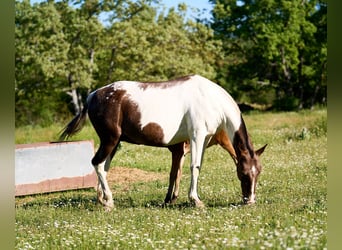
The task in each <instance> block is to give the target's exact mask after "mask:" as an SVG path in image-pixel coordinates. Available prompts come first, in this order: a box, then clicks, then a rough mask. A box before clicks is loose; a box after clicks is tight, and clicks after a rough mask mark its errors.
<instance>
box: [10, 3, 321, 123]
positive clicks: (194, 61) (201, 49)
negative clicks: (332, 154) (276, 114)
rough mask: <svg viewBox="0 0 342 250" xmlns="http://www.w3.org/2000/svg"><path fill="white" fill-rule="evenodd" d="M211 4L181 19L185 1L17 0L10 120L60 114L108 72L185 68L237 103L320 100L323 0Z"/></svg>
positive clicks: (156, 74)
mask: <svg viewBox="0 0 342 250" xmlns="http://www.w3.org/2000/svg"><path fill="white" fill-rule="evenodd" d="M210 2H211V3H212V4H213V7H214V8H213V11H212V15H213V17H212V19H211V20H209V21H208V20H201V19H197V20H191V19H187V18H186V11H187V6H186V5H184V4H181V5H179V6H178V9H175V8H171V9H166V10H165V9H164V11H162V10H161V8H159V7H160V5H158V4H157V1H152V0H139V1H136V0H135V1H134V0H128V1H127V0H125V1H123V0H102V1H101V0H62V1H53V0H47V1H44V2H41V3H35V4H31V3H30V1H29V0H22V1H19V0H16V2H15V9H16V13H15V46H16V52H15V108H16V125H17V126H20V125H25V124H41V125H49V124H51V123H52V122H55V121H59V120H61V119H64V118H67V117H69V116H70V115H71V114H72V113H77V112H79V111H80V109H81V108H82V103H83V101H84V99H85V97H86V95H87V94H88V93H89V92H90V91H92V90H94V89H95V88H97V87H100V86H103V85H105V84H108V83H110V82H113V81H116V80H138V81H160V80H167V79H172V78H176V77H179V76H184V75H188V74H200V75H203V76H205V77H207V78H209V79H211V80H213V81H216V82H217V83H218V84H220V85H222V86H223V87H225V88H226V89H227V90H228V91H229V92H230V93H232V95H233V96H234V98H235V99H237V101H238V102H249V103H259V104H265V105H269V106H272V107H276V108H280V109H296V108H309V107H312V106H313V105H315V104H317V103H325V102H326V77H327V76H326V65H327V28H326V11H327V3H326V2H325V1H318V0H316V1H309V0H304V1H303V0H301V1H299V0H291V1H285V0H282V1H278V0H263V1H254V0H250V1H232V0H217V1H215V0H211V1H210ZM152 3H153V4H152ZM104 12H106V13H108V15H109V21H108V23H107V24H106V25H105V24H103V23H102V22H101V21H100V18H99V16H100V14H101V13H104Z"/></svg>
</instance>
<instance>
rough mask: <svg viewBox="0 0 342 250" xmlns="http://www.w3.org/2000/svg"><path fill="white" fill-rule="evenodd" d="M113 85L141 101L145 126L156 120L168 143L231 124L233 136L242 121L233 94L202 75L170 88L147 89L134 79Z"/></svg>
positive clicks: (140, 110) (211, 132) (142, 126)
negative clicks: (197, 132)
mask: <svg viewBox="0 0 342 250" xmlns="http://www.w3.org/2000/svg"><path fill="white" fill-rule="evenodd" d="M160 84H163V83H160ZM113 88H114V90H116V89H124V90H126V91H127V92H126V94H127V96H129V98H130V100H131V101H132V102H134V103H136V104H137V106H138V109H139V112H140V113H141V120H140V124H141V128H144V127H145V126H146V125H147V124H149V123H152V122H153V123H156V124H158V125H159V126H160V127H161V128H162V129H163V132H164V139H163V142H164V143H165V145H170V144H174V143H178V142H181V141H184V140H185V139H189V138H190V137H191V136H192V135H190V133H191V131H199V130H201V131H205V133H207V134H208V135H213V134H215V133H216V132H217V130H218V129H222V128H227V130H228V131H227V132H228V134H229V137H230V139H231V140H232V139H233V138H234V133H235V131H237V130H238V129H239V126H240V124H241V119H240V110H239V108H238V106H237V104H236V103H235V101H234V100H233V98H232V97H231V96H230V95H229V94H228V93H227V92H226V91H225V90H224V89H222V88H221V87H220V86H218V85H217V84H215V83H213V82H211V81H209V80H208V79H206V78H203V77H201V76H198V75H194V76H191V77H190V78H189V79H188V80H185V81H184V82H183V83H176V84H175V85H172V86H168V87H166V88H159V87H156V86H152V87H147V88H144V89H143V88H141V87H140V86H139V84H138V83H137V82H130V81H121V82H116V83H114V84H113ZM227 97H228V98H227ZM227 99H228V100H229V101H230V102H229V103H227ZM226 117H229V118H230V121H227V120H226ZM227 123H228V124H227ZM194 126H196V127H194Z"/></svg>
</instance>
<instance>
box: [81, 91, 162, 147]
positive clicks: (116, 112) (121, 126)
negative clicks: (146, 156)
mask: <svg viewBox="0 0 342 250" xmlns="http://www.w3.org/2000/svg"><path fill="white" fill-rule="evenodd" d="M90 102H91V103H92V104H91V105H89V111H88V113H89V118H90V120H91V121H92V123H93V126H94V128H95V130H96V132H97V133H98V135H99V137H100V139H101V141H111V139H112V138H117V137H118V136H119V137H120V141H127V142H130V143H134V144H146V145H150V146H162V145H163V138H164V132H163V129H162V128H161V127H160V126H159V125H158V124H157V123H149V124H147V125H145V126H144V127H143V128H142V127H141V123H140V119H141V113H140V112H139V108H138V105H137V104H135V103H134V102H132V101H131V100H130V99H129V96H127V95H126V91H125V90H122V89H114V88H113V85H109V86H108V87H105V88H101V89H99V90H97V91H96V92H95V93H94V95H93V96H92V99H91V100H90Z"/></svg>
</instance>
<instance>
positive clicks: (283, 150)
mask: <svg viewBox="0 0 342 250" xmlns="http://www.w3.org/2000/svg"><path fill="white" fill-rule="evenodd" d="M244 117H245V121H246V124H247V127H248V130H249V133H250V134H251V136H252V139H253V142H254V146H255V148H259V147H260V146H262V145H264V144H265V143H268V144H269V146H268V147H267V149H266V151H265V153H264V154H263V155H262V164H263V172H262V173H261V175H260V179H259V182H258V188H257V203H256V204H255V205H252V206H243V205H241V203H240V202H241V197H240V196H241V190H240V184H239V181H238V179H237V176H236V172H235V167H234V164H233V161H232V160H231V159H230V157H229V155H228V154H227V153H226V152H225V151H224V150H223V149H221V148H219V147H217V146H216V147H211V148H209V149H208V150H207V151H206V154H205V157H204V163H203V168H202V171H201V175H200V178H199V195H200V197H201V199H202V201H203V202H204V203H205V204H206V208H205V209H196V208H194V207H193V206H191V204H190V203H189V202H188V199H187V191H188V187H189V184H190V183H189V182H190V175H189V172H190V171H189V157H187V159H186V162H185V167H184V173H183V178H182V182H181V192H180V198H179V200H178V202H177V204H176V205H174V206H168V207H166V208H164V207H162V205H161V204H162V202H163V200H164V196H165V194H166V191H167V185H168V181H167V176H168V172H169V168H170V163H171V156H170V153H169V152H168V150H167V149H160V148H152V147H145V146H136V145H130V144H126V143H123V144H122V147H121V149H120V150H119V152H118V153H117V155H116V157H115V158H114V160H113V162H112V166H113V169H114V167H115V166H120V167H126V168H127V167H129V168H137V169H139V170H142V171H144V173H147V174H150V175H154V176H158V178H154V179H153V180H152V181H151V180H150V181H145V180H143V179H139V180H138V179H137V180H136V181H133V182H132V183H130V184H129V185H127V183H113V182H111V188H112V191H113V195H114V203H115V209H114V210H113V211H111V212H109V213H106V212H104V211H103V209H102V207H100V206H99V205H97V204H96V199H95V195H96V193H95V191H94V190H93V189H86V190H78V191H68V192H60V193H52V194H42V195H35V196H26V197H21V198H16V225H15V227H16V242H15V245H16V249H132V248H137V249H240V248H243V249H326V248H327V167H328V163H327V124H326V123H327V110H326V109H320V110H314V111H301V112H298V113H297V112H289V113H254V114H248V115H245V116H244ZM62 126H63V125H54V126H52V127H49V128H39V127H35V128H33V127H24V128H17V129H16V143H29V142H34V141H50V140H55V139H56V138H57V136H56V134H57V132H58V131H59V130H60V129H61V128H62ZM95 137H96V136H95V134H94V132H93V130H92V128H91V127H90V126H89V125H88V126H87V127H85V128H84V130H83V131H82V132H81V133H80V134H79V135H77V136H76V137H75V138H73V139H92V138H94V140H95V145H97V144H98V140H97V138H95Z"/></svg>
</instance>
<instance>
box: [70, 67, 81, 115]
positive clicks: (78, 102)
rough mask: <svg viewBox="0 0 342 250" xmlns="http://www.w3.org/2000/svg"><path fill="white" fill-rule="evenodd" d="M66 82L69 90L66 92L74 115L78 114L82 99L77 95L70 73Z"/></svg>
mask: <svg viewBox="0 0 342 250" xmlns="http://www.w3.org/2000/svg"><path fill="white" fill-rule="evenodd" d="M68 81H69V86H70V88H71V90H70V91H68V92H67V94H68V95H69V96H71V99H72V104H73V105H74V113H75V114H79V113H80V112H81V110H82V108H83V104H82V97H81V96H80V94H78V93H77V89H76V87H75V86H74V84H73V80H72V74H71V73H70V74H69V76H68Z"/></svg>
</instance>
